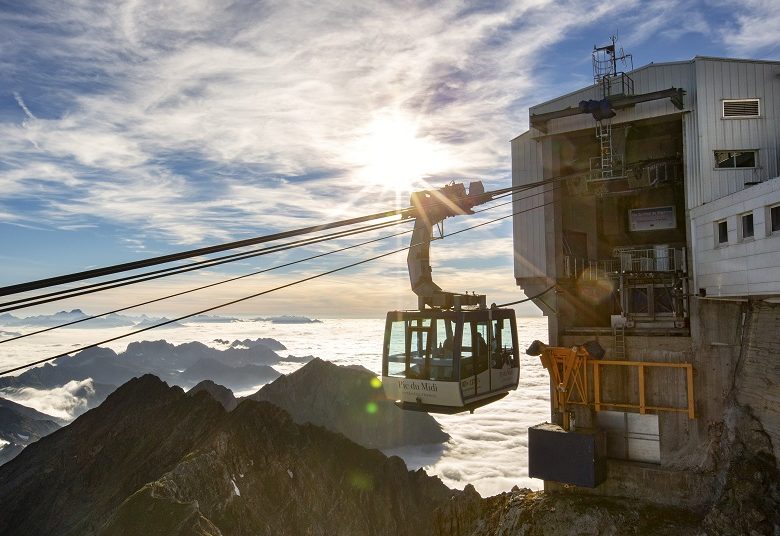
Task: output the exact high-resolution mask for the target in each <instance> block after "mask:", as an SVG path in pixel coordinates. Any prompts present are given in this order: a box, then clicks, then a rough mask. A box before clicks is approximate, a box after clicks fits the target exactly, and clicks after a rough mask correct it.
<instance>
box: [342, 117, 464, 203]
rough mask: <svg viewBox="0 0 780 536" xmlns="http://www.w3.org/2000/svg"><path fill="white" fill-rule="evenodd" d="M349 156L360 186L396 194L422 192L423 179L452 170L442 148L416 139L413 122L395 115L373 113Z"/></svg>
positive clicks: (422, 139) (451, 164) (445, 152)
mask: <svg viewBox="0 0 780 536" xmlns="http://www.w3.org/2000/svg"><path fill="white" fill-rule="evenodd" d="M350 153H351V154H350V160H351V161H352V162H353V163H354V164H356V166H357V168H358V173H357V175H358V178H359V180H360V181H361V182H362V183H363V184H371V185H379V186H382V187H384V188H386V189H388V190H394V191H395V192H396V193H408V192H411V191H413V190H416V189H421V188H426V187H427V184H426V182H425V179H426V178H427V177H430V176H431V175H433V174H436V173H441V172H443V171H445V170H447V169H451V168H452V167H454V166H453V162H452V159H451V158H448V151H447V150H446V148H445V147H444V146H443V145H442V144H440V143H438V142H436V141H435V140H433V139H432V138H431V137H430V136H420V135H419V133H418V128H417V125H416V124H415V122H414V121H412V120H411V119H410V118H409V117H407V116H404V115H403V114H401V113H400V112H397V111H393V112H387V111H384V112H379V113H377V114H376V115H375V117H374V119H373V120H372V121H371V122H370V123H369V124H368V125H367V126H366V127H365V128H364V129H361V132H360V135H359V137H358V139H357V140H356V141H355V143H354V145H353V147H352V150H351V151H350Z"/></svg>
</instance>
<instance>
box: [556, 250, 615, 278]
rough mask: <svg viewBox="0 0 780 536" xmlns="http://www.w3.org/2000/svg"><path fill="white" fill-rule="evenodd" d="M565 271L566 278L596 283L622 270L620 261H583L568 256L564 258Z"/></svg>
mask: <svg viewBox="0 0 780 536" xmlns="http://www.w3.org/2000/svg"><path fill="white" fill-rule="evenodd" d="M563 270H564V274H565V277H568V278H579V279H586V280H588V281H596V280H598V279H604V278H606V277H608V276H609V274H610V273H616V272H617V271H618V270H620V261H619V260H616V259H606V260H595V259H583V258H579V257H574V256H572V255H566V256H564V257H563Z"/></svg>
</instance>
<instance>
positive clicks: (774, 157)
mask: <svg viewBox="0 0 780 536" xmlns="http://www.w3.org/2000/svg"><path fill="white" fill-rule="evenodd" d="M630 76H631V78H632V79H633V81H634V93H635V94H641V93H649V92H653V91H658V90H663V89H668V88H670V87H677V88H682V89H684V90H685V91H686V95H685V98H684V109H683V111H682V115H683V150H684V155H683V159H684V164H685V185H686V186H685V188H686V206H687V208H688V209H692V208H695V207H697V206H700V205H702V204H704V203H709V202H711V201H714V200H715V199H719V198H722V197H724V196H727V195H729V194H731V193H734V192H737V191H739V190H742V189H744V188H745V183H746V182H757V181H762V180H766V179H769V178H772V177H776V176H780V162H779V161H778V160H779V159H780V154H779V153H778V147H780V62H758V61H750V60H729V59H721V58H703V57H697V58H695V59H693V60H691V61H684V62H672V63H662V64H650V65H647V66H645V67H642V68H640V69H637V70H635V71H633V72H632V73H630ZM598 97H599V95H598V91H597V88H596V87H595V86H590V87H587V88H583V89H581V90H578V91H575V92H572V93H569V94H567V95H563V96H561V97H559V98H556V99H553V100H551V101H548V102H545V103H542V104H539V105H537V106H534V107H532V108H531V109H530V110H529V113H530V114H531V115H533V114H539V113H545V112H551V111H555V110H561V109H564V108H567V107H570V106H577V105H578V104H579V102H580V101H581V100H586V99H595V98H598ZM745 98H758V99H760V100H761V105H760V106H761V116H760V117H758V118H750V119H723V118H722V101H723V99H745ZM679 113H681V112H680V111H679V110H677V109H676V108H675V107H674V105H673V104H672V103H671V102H670V100H669V99H661V100H655V101H650V102H645V103H640V104H637V105H636V106H633V107H629V108H626V109H623V110H619V111H618V114H617V116H616V117H615V118H614V119H613V124H620V123H626V122H631V121H636V120H639V119H648V118H652V117H660V116H668V115H671V114H679ZM595 126H596V122H595V121H594V119H593V118H592V117H591V116H590V115H588V114H580V115H576V116H572V117H566V118H561V119H555V120H552V121H550V122H549V123H548V124H547V132H546V133H543V132H541V131H539V130H536V129H534V128H532V129H531V130H530V131H528V132H526V133H524V134H522V135H521V136H518V137H517V138H515V139H514V140H512V181H513V184H514V185H519V184H527V183H530V182H534V181H537V180H539V179H540V178H542V177H546V178H550V177H552V176H553V175H554V173H553V172H552V171H553V170H554V169H555V168H556V165H555V162H553V161H552V158H554V157H555V155H553V154H552V152H551V150H550V149H551V143H550V140H551V138H552V137H554V136H555V135H557V134H562V133H567V132H573V131H582V130H587V129H593V130H594V135H595ZM738 149H743V150H747V149H752V150H757V151H758V164H757V167H756V168H755V169H744V170H740V169H734V170H723V169H715V156H714V152H715V151H717V150H738ZM545 170H547V173H546V174H545ZM535 192H536V193H539V194H540V192H541V188H539V189H537V190H536V191H535ZM522 197H526V199H524V200H522V201H516V202H515V211H518V210H524V209H528V208H530V207H532V206H539V205H541V204H543V203H545V201H544V200H543V197H544V198H545V199H546V200H547V201H549V200H551V199H552V197H551V194H546V195H544V196H542V195H541V194H540V195H537V196H535V197H530V198H528V193H524V194H523V196H522ZM559 216H560V214H556V211H555V208H554V207H552V206H547V207H545V208H544V209H540V210H532V211H529V212H523V213H522V214H520V215H518V216H517V217H516V218H515V220H514V240H515V277H517V278H536V277H543V276H545V275H548V276H553V277H554V276H555V275H556V274H555V265H556V260H557V257H556V248H557V245H558V243H559V242H560V231H561V229H560V225H559V224H558V223H556V222H559V219H560V218H559Z"/></svg>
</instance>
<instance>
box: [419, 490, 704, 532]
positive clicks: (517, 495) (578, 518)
mask: <svg viewBox="0 0 780 536" xmlns="http://www.w3.org/2000/svg"><path fill="white" fill-rule="evenodd" d="M436 514H437V518H436V530H435V532H434V533H433V534H435V535H437V536H451V535H456V534H457V535H464V536H465V535H468V536H494V535H507V536H509V535H511V536H546V535H549V534H557V535H566V536H568V535H571V536H574V535H577V536H584V535H588V536H599V535H615V536H618V535H620V536H623V535H626V536H629V535H636V536H640V535H650V534H652V535H653V536H678V535H681V534H691V535H695V534H703V533H702V531H701V528H700V521H701V518H700V517H699V516H697V515H696V514H694V513H692V512H689V511H687V510H682V509H678V508H672V507H662V506H657V505H653V504H648V503H643V502H641V501H637V500H635V499H617V498H607V497H598V496H594V495H578V494H575V493H554V494H553V493H544V492H533V491H531V490H528V489H524V490H520V489H517V488H515V489H513V490H512V491H511V492H509V493H502V494H501V495H496V496H495V497H489V498H487V499H481V498H480V497H479V495H478V494H477V493H476V492H475V491H473V489H469V487H467V488H466V489H465V490H464V493H463V494H462V495H460V496H458V497H456V498H454V499H453V500H451V501H449V502H448V503H447V504H446V506H444V507H442V508H440V509H439V510H438V511H437V513H436Z"/></svg>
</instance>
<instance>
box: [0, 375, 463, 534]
mask: <svg viewBox="0 0 780 536" xmlns="http://www.w3.org/2000/svg"><path fill="white" fill-rule="evenodd" d="M453 493H454V492H451V491H450V490H448V489H447V488H446V487H445V486H444V485H443V484H442V483H441V482H440V481H439V480H438V479H436V478H431V477H428V476H427V475H426V474H425V473H424V472H422V471H417V472H409V471H407V469H406V466H405V465H404V463H403V461H401V460H400V459H399V458H386V457H385V456H384V455H382V454H381V453H380V452H379V451H376V450H368V449H365V448H363V447H361V446H359V445H357V444H355V443H353V442H351V441H349V440H348V439H346V438H345V437H343V436H342V435H339V434H334V433H332V432H329V431H327V430H325V429H323V428H320V427H318V426H313V425H299V424H296V423H295V422H293V420H292V419H291V417H290V416H289V415H288V414H287V413H286V412H285V411H284V410H282V409H280V408H278V407H276V406H274V405H272V404H269V403H266V402H256V401H252V400H245V401H243V402H242V403H241V404H239V406H238V407H237V408H236V409H235V410H234V411H232V412H230V413H227V412H225V410H224V409H223V408H222V406H221V405H220V404H219V403H217V402H216V401H214V400H213V399H212V398H211V397H210V396H206V395H204V394H198V395H195V396H187V395H185V394H184V393H183V391H182V390H181V389H179V388H176V387H169V386H167V385H166V384H165V383H163V382H162V381H160V380H159V379H157V378H155V377H153V376H149V375H147V376H142V377H140V378H136V379H133V380H131V381H130V382H128V383H127V384H125V385H123V386H122V387H120V388H119V389H117V391H116V392H114V393H113V394H112V395H111V396H109V397H108V398H107V399H106V401H105V403H104V404H102V405H101V406H100V407H98V408H97V409H94V410H92V411H90V412H88V413H86V414H85V415H83V416H82V417H80V418H79V419H77V420H76V421H74V422H73V423H72V424H71V425H70V426H68V427H66V428H63V429H61V430H58V431H57V432H55V433H53V434H51V435H49V436H47V437H45V438H43V439H41V440H40V441H39V442H37V443H36V444H34V445H31V446H30V447H28V448H27V449H25V450H24V451H23V452H22V453H21V454H20V455H19V456H18V457H17V458H16V459H14V460H13V461H11V462H9V463H8V464H6V465H4V466H1V467H0V533H2V534H9V535H14V534H54V533H56V534H63V535H76V534H78V535H82V534H86V535H89V534H131V533H132V534H163V533H164V534H235V535H245V534H246V535H249V534H252V535H254V534H269V535H270V534H273V535H276V536H284V535H298V534H344V535H350V534H354V535H358V534H361V535H363V534H368V535H371V534H376V535H380V534H398V535H412V534H430V533H432V531H433V527H434V524H433V523H434V522H433V519H434V517H433V511H434V508H435V507H436V506H437V505H440V504H443V503H444V502H445V501H447V500H449V498H450V497H451V496H452V495H453Z"/></svg>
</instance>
